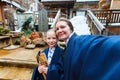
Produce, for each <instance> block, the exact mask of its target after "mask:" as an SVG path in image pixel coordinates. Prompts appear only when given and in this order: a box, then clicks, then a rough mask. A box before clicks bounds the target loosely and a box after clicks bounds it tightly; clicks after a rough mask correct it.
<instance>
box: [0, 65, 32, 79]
mask: <svg viewBox="0 0 120 80" xmlns="http://www.w3.org/2000/svg"><path fill="white" fill-rule="evenodd" d="M32 72H33V69H30V68H18V67H3V66H0V80H31V77H32Z"/></svg>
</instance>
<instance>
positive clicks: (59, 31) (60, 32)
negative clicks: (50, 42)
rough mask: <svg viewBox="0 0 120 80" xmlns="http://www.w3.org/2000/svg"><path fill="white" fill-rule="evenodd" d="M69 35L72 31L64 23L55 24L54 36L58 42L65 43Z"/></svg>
mask: <svg viewBox="0 0 120 80" xmlns="http://www.w3.org/2000/svg"><path fill="white" fill-rule="evenodd" d="M71 33H72V31H71V29H70V27H69V26H68V24H67V23H66V22H65V21H58V22H57V23H56V35H57V37H58V39H59V40H62V41H66V40H67V39H68V37H69V36H70V34H71Z"/></svg>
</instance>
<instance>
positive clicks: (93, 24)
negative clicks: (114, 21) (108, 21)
mask: <svg viewBox="0 0 120 80" xmlns="http://www.w3.org/2000/svg"><path fill="white" fill-rule="evenodd" d="M86 17H87V23H88V25H89V27H90V31H91V33H92V34H99V35H106V36H109V35H115V34H116V33H113V32H111V31H109V30H108V29H107V28H105V27H104V26H103V24H102V23H101V22H100V21H99V19H98V18H97V17H96V16H95V15H94V13H93V12H92V11H91V10H87V11H86Z"/></svg>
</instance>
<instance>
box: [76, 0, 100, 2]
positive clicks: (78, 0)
mask: <svg viewBox="0 0 120 80" xmlns="http://www.w3.org/2000/svg"><path fill="white" fill-rule="evenodd" d="M93 1H100V0H76V2H93Z"/></svg>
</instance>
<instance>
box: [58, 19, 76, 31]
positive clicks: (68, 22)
mask: <svg viewBox="0 0 120 80" xmlns="http://www.w3.org/2000/svg"><path fill="white" fill-rule="evenodd" d="M59 21H64V22H66V23H67V25H68V26H69V27H70V29H71V31H72V32H73V31H74V28H73V25H72V23H71V22H70V21H69V20H68V19H66V18H64V17H61V18H60V19H58V21H57V22H59Z"/></svg>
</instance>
